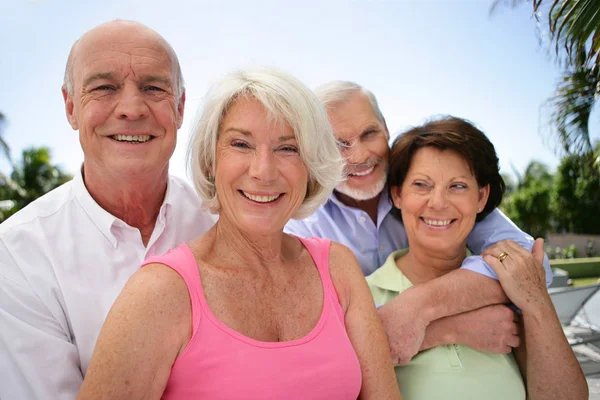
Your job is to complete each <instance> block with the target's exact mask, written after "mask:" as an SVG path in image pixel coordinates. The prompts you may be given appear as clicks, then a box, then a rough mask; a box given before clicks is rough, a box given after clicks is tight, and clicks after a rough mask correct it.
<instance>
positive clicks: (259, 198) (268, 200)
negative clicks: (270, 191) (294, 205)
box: [239, 190, 283, 204]
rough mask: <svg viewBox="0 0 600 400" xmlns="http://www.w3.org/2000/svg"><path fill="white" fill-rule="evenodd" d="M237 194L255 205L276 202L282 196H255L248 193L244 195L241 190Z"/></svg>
mask: <svg viewBox="0 0 600 400" xmlns="http://www.w3.org/2000/svg"><path fill="white" fill-rule="evenodd" d="M239 192H240V193H241V194H242V195H243V196H244V197H245V198H247V199H248V200H252V201H254V202H257V203H263V204H265V203H272V202H274V201H276V200H277V199H279V198H280V197H281V196H283V193H279V194H277V195H273V196H256V195H253V194H250V193H246V192H244V191H243V190H239Z"/></svg>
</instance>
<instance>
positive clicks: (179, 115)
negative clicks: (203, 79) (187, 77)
mask: <svg viewBox="0 0 600 400" xmlns="http://www.w3.org/2000/svg"><path fill="white" fill-rule="evenodd" d="M184 108H185V90H184V91H183V93H182V94H181V97H180V98H179V103H177V129H179V128H181V125H182V124H183V110H184Z"/></svg>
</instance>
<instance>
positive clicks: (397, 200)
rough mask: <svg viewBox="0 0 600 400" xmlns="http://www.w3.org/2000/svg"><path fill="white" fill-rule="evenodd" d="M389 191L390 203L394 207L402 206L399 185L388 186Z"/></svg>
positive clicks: (399, 207)
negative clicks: (390, 195)
mask: <svg viewBox="0 0 600 400" xmlns="http://www.w3.org/2000/svg"><path fill="white" fill-rule="evenodd" d="M390 192H391V194H392V203H393V204H394V207H396V208H398V209H401V208H402V188H400V186H390Z"/></svg>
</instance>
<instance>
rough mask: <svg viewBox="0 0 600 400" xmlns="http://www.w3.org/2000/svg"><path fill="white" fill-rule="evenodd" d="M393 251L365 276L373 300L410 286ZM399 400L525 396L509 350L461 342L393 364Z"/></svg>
mask: <svg viewBox="0 0 600 400" xmlns="http://www.w3.org/2000/svg"><path fill="white" fill-rule="evenodd" d="M407 251H408V250H399V251H395V252H393V253H392V254H390V256H389V257H388V258H387V260H386V262H385V263H384V264H383V265H382V266H381V268H379V269H378V270H377V271H375V272H374V273H373V274H372V275H370V276H368V277H367V283H368V284H369V288H370V289H371V294H372V295H373V298H374V299H375V302H376V303H380V304H385V303H387V302H388V301H390V300H392V299H393V298H395V297H396V296H398V295H399V294H400V293H402V292H403V291H404V290H406V289H408V288H409V287H411V286H412V283H411V282H410V281H409V280H408V278H407V277H406V276H405V275H404V274H403V273H402V271H400V269H399V268H398V267H397V265H396V260H397V259H399V258H400V257H402V256H403V255H405V254H406V253H407ZM395 372H396V379H397V380H398V386H399V387H400V391H401V392H402V397H403V398H404V399H405V400H429V399H461V400H462V399H466V400H480V399H486V400H506V399H510V400H519V399H522V400H525V384H524V383H523V378H522V377H521V373H520V371H519V367H518V365H517V362H516V361H515V358H514V356H513V355H512V353H510V354H492V353H483V352H480V351H477V350H475V349H472V348H471V347H469V346H464V345H447V346H437V347H434V348H432V349H429V350H425V351H422V352H420V353H419V354H417V355H416V356H415V357H414V358H413V359H412V360H411V361H410V363H409V364H408V365H406V366H397V367H396V368H395Z"/></svg>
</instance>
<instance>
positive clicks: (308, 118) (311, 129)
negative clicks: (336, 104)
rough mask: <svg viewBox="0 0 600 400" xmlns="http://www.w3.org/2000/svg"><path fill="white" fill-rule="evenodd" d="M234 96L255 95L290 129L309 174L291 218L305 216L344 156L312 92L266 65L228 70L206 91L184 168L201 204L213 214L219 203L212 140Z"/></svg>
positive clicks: (325, 192) (336, 176)
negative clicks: (298, 203)
mask: <svg viewBox="0 0 600 400" xmlns="http://www.w3.org/2000/svg"><path fill="white" fill-rule="evenodd" d="M239 98H251V99H256V100H258V101H259V102H260V103H261V104H262V105H263V106H264V107H265V108H266V109H267V111H268V113H269V114H270V116H272V117H274V118H275V119H276V120H277V119H279V120H284V121H285V122H287V123H288V124H289V125H290V127H291V128H292V130H293V131H294V135H295V136H296V140H297V142H298V146H299V150H300V156H301V157H302V161H303V162H304V164H305V165H306V168H307V170H308V175H309V176H308V187H307V193H306V196H305V198H304V201H303V203H302V204H301V205H300V207H299V208H298V210H296V211H295V213H294V214H293V215H292V218H294V219H302V218H306V217H307V216H309V215H311V214H312V213H313V212H315V211H316V210H317V208H318V207H320V206H321V205H322V204H323V203H325V202H326V201H327V199H328V198H329V196H330V195H331V193H332V191H333V189H334V188H335V187H336V186H337V185H338V184H339V182H340V181H341V178H342V171H343V168H344V163H343V159H342V157H341V155H340V152H339V151H338V149H337V146H336V141H335V139H334V137H333V132H332V130H331V125H330V123H329V120H328V119H327V114H326V113H325V109H324V108H323V106H322V105H321V103H320V102H319V100H318V99H317V98H316V96H315V95H314V93H313V92H312V91H311V90H310V89H308V88H307V87H306V86H305V85H304V84H302V83H301V82H300V81H299V80H297V79H296V78H294V77H292V76H290V75H288V74H286V73H283V72H281V71H278V70H276V69H272V68H265V67H262V68H255V69H249V70H244V71H236V72H233V73H230V74H228V75H227V76H225V77H224V78H223V79H222V80H220V81H219V82H217V83H216V84H215V85H213V86H212V88H211V89H210V90H209V92H208V94H207V95H206V98H205V101H204V105H203V108H202V109H201V113H200V114H199V117H198V119H197V122H196V124H195V126H194V128H193V130H192V134H191V136H190V143H189V146H188V153H187V161H188V171H189V173H190V174H191V179H192V181H193V184H194V187H195V188H196V191H197V192H198V194H199V196H200V198H201V200H202V202H203V208H204V209H207V210H209V211H211V212H213V213H217V212H218V211H219V209H220V207H221V205H220V203H219V199H218V197H217V192H216V186H215V182H214V177H213V171H214V167H215V162H216V154H217V141H218V139H219V132H220V129H221V124H222V122H223V119H224V118H225V115H226V113H227V111H228V110H229V108H230V107H231V106H232V105H233V104H234V102H235V101H236V100H237V99H239Z"/></svg>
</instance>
